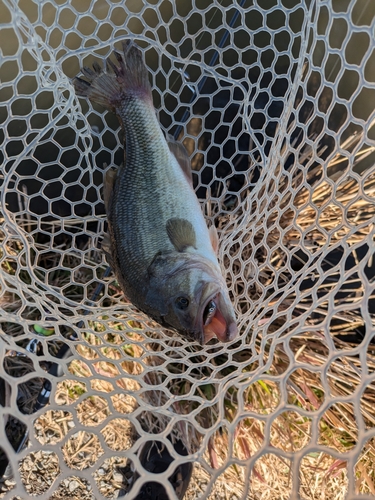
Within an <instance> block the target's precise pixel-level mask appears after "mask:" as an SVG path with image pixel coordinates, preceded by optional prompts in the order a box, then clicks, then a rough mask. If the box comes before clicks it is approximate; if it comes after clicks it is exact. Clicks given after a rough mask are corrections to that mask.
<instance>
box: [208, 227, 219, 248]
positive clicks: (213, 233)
mask: <svg viewBox="0 0 375 500" xmlns="http://www.w3.org/2000/svg"><path fill="white" fill-rule="evenodd" d="M208 232H209V233H210V241H211V245H212V248H213V249H214V252H215V254H216V255H217V252H218V250H219V235H218V234H217V229H216V227H215V226H214V225H212V226H211V227H210V228H209V230H208Z"/></svg>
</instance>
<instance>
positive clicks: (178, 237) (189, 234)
mask: <svg viewBox="0 0 375 500" xmlns="http://www.w3.org/2000/svg"><path fill="white" fill-rule="evenodd" d="M167 234H168V237H169V239H170V241H171V243H172V245H173V246H174V247H175V249H176V250H177V251H178V252H183V251H184V250H186V248H188V247H194V248H196V246H195V245H196V240H197V238H196V235H195V231H194V227H193V224H192V223H191V222H189V221H188V220H186V219H178V218H173V219H169V220H168V221H167Z"/></svg>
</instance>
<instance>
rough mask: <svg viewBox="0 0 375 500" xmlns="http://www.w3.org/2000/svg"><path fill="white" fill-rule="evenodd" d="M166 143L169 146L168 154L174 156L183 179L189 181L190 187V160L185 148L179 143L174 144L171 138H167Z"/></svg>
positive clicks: (191, 181)
mask: <svg viewBox="0 0 375 500" xmlns="http://www.w3.org/2000/svg"><path fill="white" fill-rule="evenodd" d="M167 142H168V146H169V150H170V152H171V153H172V154H173V155H174V156H175V158H176V160H177V162H178V164H179V165H180V167H181V169H182V171H183V173H184V174H185V177H186V178H187V180H188V181H189V184H191V186H192V185H193V176H192V174H191V165H190V158H189V155H188V152H187V151H186V149H185V146H184V145H183V144H181V143H180V142H176V141H175V140H174V139H173V137H172V136H169V135H168V137H167Z"/></svg>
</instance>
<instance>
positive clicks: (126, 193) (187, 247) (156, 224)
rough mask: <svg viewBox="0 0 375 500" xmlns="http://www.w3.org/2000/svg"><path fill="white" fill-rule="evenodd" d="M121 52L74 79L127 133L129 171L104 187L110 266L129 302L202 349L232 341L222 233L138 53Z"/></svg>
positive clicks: (127, 47)
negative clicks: (210, 219)
mask: <svg viewBox="0 0 375 500" xmlns="http://www.w3.org/2000/svg"><path fill="white" fill-rule="evenodd" d="M123 51H124V53H123V55H122V54H119V53H115V57H116V59H117V62H118V63H119V65H118V66H116V65H115V64H114V63H113V62H111V61H110V60H109V61H107V69H108V71H103V70H102V69H101V68H100V66H99V65H98V64H97V63H94V65H93V69H94V70H91V69H88V68H84V69H83V70H82V71H83V73H84V75H85V77H86V78H87V80H82V79H80V78H76V79H75V81H74V84H75V88H76V92H77V94H78V95H81V96H84V97H87V98H89V99H90V100H92V101H94V102H97V103H99V104H102V105H104V106H107V107H108V108H109V109H110V110H112V111H114V112H115V113H116V115H117V117H118V119H119V121H120V123H121V126H122V127H123V129H124V132H125V149H126V154H125V162H124V167H122V168H120V169H119V170H118V172H117V175H116V178H115V176H114V175H113V174H112V173H111V174H109V175H108V176H107V178H106V186H105V204H106V209H107V216H108V228H109V236H110V242H111V249H110V254H111V257H110V258H111V265H112V267H113V268H114V271H115V274H116V276H117V279H118V281H119V283H120V285H121V287H122V289H123V291H124V294H125V295H126V297H127V298H128V299H129V300H130V301H131V302H132V303H133V304H134V305H135V306H136V307H138V308H139V309H140V310H141V311H143V312H145V313H146V314H148V315H149V316H150V317H151V318H153V319H155V320H156V321H158V322H159V323H160V324H162V325H164V326H166V327H168V328H173V329H174V330H176V331H177V332H179V333H180V334H182V335H183V336H185V337H186V338H189V339H190V340H197V341H198V342H200V343H202V344H203V343H205V342H207V341H209V340H210V339H211V338H212V337H215V336H216V337H217V338H218V339H219V340H221V341H225V342H227V341H230V340H232V339H233V338H234V337H235V336H236V335H237V325H236V321H235V314H234V310H233V306H232V304H231V302H230V299H229V295H228V290H227V287H226V284H225V281H224V279H223V277H222V275H221V271H220V266H219V263H218V261H217V256H216V251H215V250H217V248H216V247H217V241H218V240H217V235H216V233H215V234H214V233H213V231H212V230H211V231H209V230H208V228H207V225H206V222H205V220H204V217H203V213H202V210H201V207H200V204H199V201H198V199H197V197H196V195H195V192H194V190H193V187H192V182H191V170H190V164H189V160H188V157H187V154H186V152H185V153H183V150H182V149H181V146H180V147H178V148H177V145H176V144H174V145H170V144H168V143H167V141H166V139H165V137H164V135H163V133H162V130H161V128H160V126H159V123H158V121H157V118H156V115H155V110H154V107H153V104H152V95H151V87H150V84H149V81H148V73H147V69H146V67H145V65H144V63H143V60H142V55H141V53H140V51H139V50H138V48H137V47H136V46H135V45H133V44H131V43H124V45H123ZM110 71H112V72H110ZM176 148H177V149H178V154H177V149H176ZM173 150H175V152H176V155H177V156H176V155H175V154H174V153H173V152H172V151H173ZM177 158H178V159H179V161H178V160H177Z"/></svg>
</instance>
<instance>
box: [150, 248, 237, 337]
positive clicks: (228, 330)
mask: <svg viewBox="0 0 375 500" xmlns="http://www.w3.org/2000/svg"><path fill="white" fill-rule="evenodd" d="M146 303H147V304H148V306H150V307H151V308H152V309H153V310H154V311H155V312H156V314H154V317H157V319H158V321H159V322H161V323H162V324H163V325H165V326H167V327H168V328H173V329H174V330H176V331H177V332H178V333H180V334H181V335H182V336H183V337H185V338H187V339H189V340H195V341H198V342H200V343H201V344H202V345H203V344H205V343H207V342H208V341H209V340H211V339H212V338H214V337H216V338H217V339H218V340H220V341H221V342H229V341H231V340H233V339H234V338H235V337H236V336H237V333H238V328H237V323H236V317H235V313H234V309H233V305H232V303H231V300H230V297H229V294H228V290H227V286H226V284H225V281H224V279H223V277H222V275H221V273H220V270H219V268H218V267H216V266H214V265H213V264H212V263H211V262H210V261H208V260H207V259H204V258H202V257H199V258H198V257H197V256H194V255H192V254H191V253H188V252H186V253H185V254H184V253H179V254H178V256H177V257H174V256H173V255H170V256H169V258H168V256H160V258H158V259H156V261H155V262H154V263H153V269H152V272H151V279H150V282H149V287H148V293H147V297H146Z"/></svg>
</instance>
